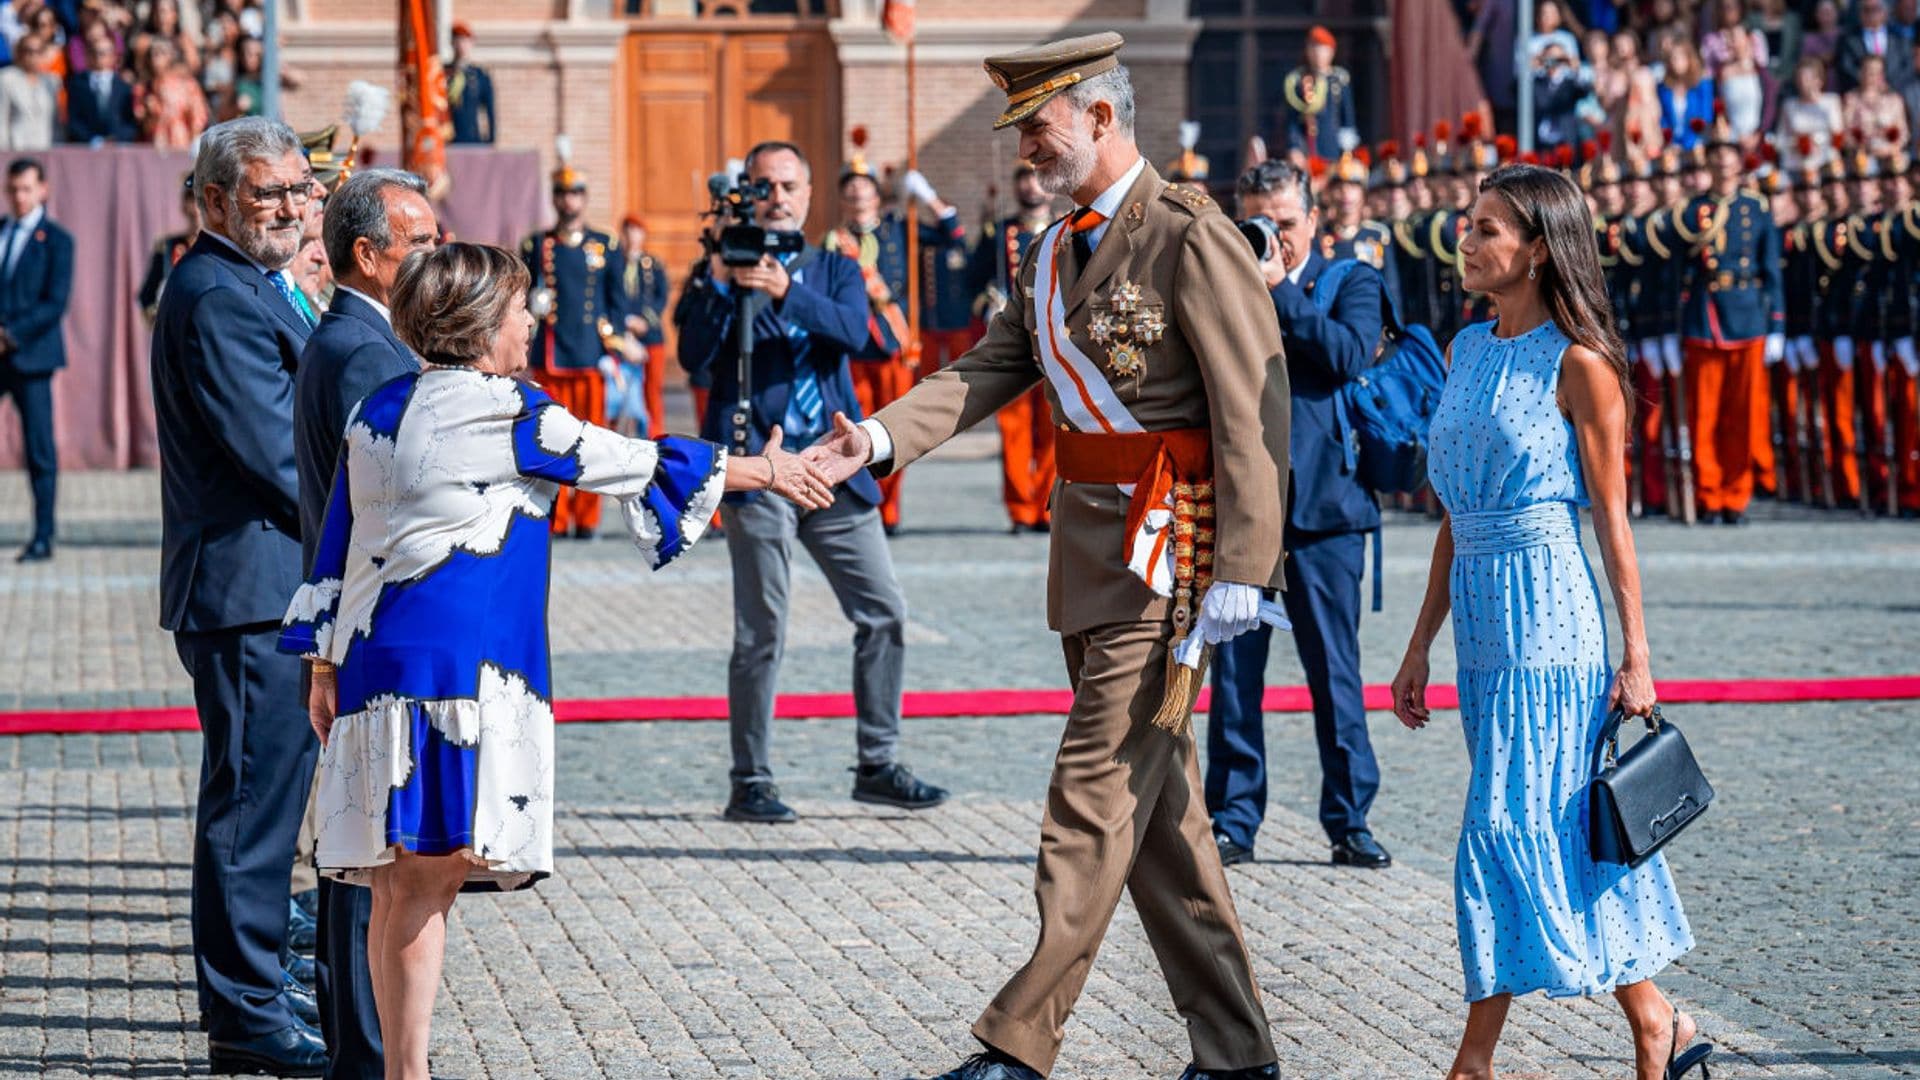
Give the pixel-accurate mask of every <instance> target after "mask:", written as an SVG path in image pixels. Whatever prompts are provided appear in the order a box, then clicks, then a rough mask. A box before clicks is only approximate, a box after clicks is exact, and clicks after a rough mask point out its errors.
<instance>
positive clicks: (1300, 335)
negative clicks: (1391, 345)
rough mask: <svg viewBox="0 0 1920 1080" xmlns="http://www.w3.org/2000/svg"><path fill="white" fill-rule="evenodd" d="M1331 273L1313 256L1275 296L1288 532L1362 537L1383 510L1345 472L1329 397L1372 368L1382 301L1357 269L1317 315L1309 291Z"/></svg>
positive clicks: (1368, 270)
mask: <svg viewBox="0 0 1920 1080" xmlns="http://www.w3.org/2000/svg"><path fill="white" fill-rule="evenodd" d="M1328 265H1329V264H1328V262H1327V260H1326V259H1325V258H1323V257H1321V255H1320V253H1319V252H1317V251H1315V252H1313V253H1311V254H1309V255H1308V256H1307V265H1306V267H1305V268H1304V269H1302V270H1301V271H1300V284H1298V285H1296V284H1294V283H1293V282H1290V281H1282V282H1281V283H1280V284H1278V285H1276V286H1274V287H1273V290H1272V292H1273V308H1274V311H1275V312H1276V313H1277V314H1278V315H1279V317H1280V338H1281V340H1282V341H1283V342H1284V343H1285V344H1286V348H1287V385H1288V386H1289V387H1290V388H1291V389H1292V391H1293V434H1292V437H1291V442H1290V444H1289V450H1290V451H1291V455H1290V456H1291V459H1292V461H1291V463H1292V466H1293V482H1292V483H1290V484H1288V485H1287V497H1288V502H1289V505H1288V508H1287V524H1289V525H1290V526H1292V527H1293V528H1296V529H1301V530H1304V531H1306V532H1359V531H1362V530H1366V529H1377V528H1379V527H1380V508H1379V506H1378V505H1376V504H1375V503H1374V501H1373V493H1372V492H1370V491H1368V490H1367V489H1366V488H1364V487H1362V486H1360V481H1359V479H1358V477H1357V476H1356V475H1355V474H1353V473H1351V472H1348V471H1346V461H1345V448H1344V447H1343V446H1342V445H1341V443H1340V440H1341V437H1342V432H1341V428H1340V424H1339V421H1338V420H1337V419H1336V417H1335V414H1334V395H1336V394H1338V393H1339V392H1340V390H1341V388H1342V387H1344V386H1346V384H1347V383H1349V382H1351V381H1353V380H1354V379H1355V378H1357V377H1359V376H1360V375H1361V374H1362V373H1363V372H1365V371H1366V370H1367V369H1368V368H1369V367H1372V366H1373V354H1374V350H1375V348H1377V347H1378V346H1379V344H1380V327H1381V323H1382V322H1383V317H1382V314H1381V312H1382V307H1383V304H1384V302H1385V296H1386V293H1385V290H1384V287H1383V286H1382V284H1381V281H1380V274H1379V273H1378V272H1377V271H1375V270H1374V269H1373V268H1372V267H1371V266H1368V265H1366V264H1364V263H1361V264H1356V265H1355V266H1354V267H1353V268H1352V269H1351V270H1350V271H1348V272H1347V275H1346V278H1345V280H1343V281H1341V282H1340V284H1339V293H1338V295H1337V296H1336V297H1335V299H1334V302H1333V307H1332V308H1331V309H1330V310H1329V311H1328V313H1327V314H1325V315H1322V314H1321V313H1320V310H1319V308H1318V307H1316V306H1315V305H1314V298H1313V289H1314V285H1315V284H1316V282H1318V280H1319V278H1320V275H1321V273H1322V272H1324V271H1325V270H1326V268H1327V266H1328Z"/></svg>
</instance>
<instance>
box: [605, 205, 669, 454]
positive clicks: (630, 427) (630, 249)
mask: <svg viewBox="0 0 1920 1080" xmlns="http://www.w3.org/2000/svg"><path fill="white" fill-rule="evenodd" d="M618 266H619V271H618V273H617V275H616V277H615V279H614V280H615V283H616V284H615V288H616V291H617V292H618V293H619V296H620V324H621V330H622V331H623V340H622V341H621V342H620V359H619V361H618V363H619V365H620V374H619V378H618V379H617V380H615V381H616V385H617V390H618V392H617V393H614V392H613V391H612V390H610V391H609V395H610V403H609V405H608V408H607V422H608V423H610V424H612V425H614V427H615V428H617V429H618V430H620V431H621V432H623V433H625V434H628V435H639V436H641V437H643V438H644V437H645V436H646V435H647V434H648V433H650V432H659V431H662V430H664V427H663V425H664V424H665V423H666V405H665V400H664V397H663V394H664V385H665V383H666V376H665V373H664V372H663V371H662V370H661V369H662V368H663V367H664V366H665V365H664V364H662V363H661V362H660V349H661V347H662V346H663V345H665V344H666V341H667V335H666V320H667V315H666V311H667V264H666V263H663V262H661V261H660V260H659V258H657V257H656V256H654V255H653V254H652V253H650V252H648V251H647V226H646V223H645V222H643V221H641V220H640V218H639V216H638V215H636V214H628V215H627V216H626V217H625V218H623V219H622V220H621V222H620V259H619V262H618Z"/></svg>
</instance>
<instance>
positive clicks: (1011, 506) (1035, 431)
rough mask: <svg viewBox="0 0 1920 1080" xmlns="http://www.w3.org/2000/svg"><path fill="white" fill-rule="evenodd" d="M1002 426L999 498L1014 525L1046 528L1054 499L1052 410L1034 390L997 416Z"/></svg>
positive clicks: (1041, 392) (1042, 392)
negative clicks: (1049, 508)
mask: <svg viewBox="0 0 1920 1080" xmlns="http://www.w3.org/2000/svg"><path fill="white" fill-rule="evenodd" d="M994 420H995V421H996V422H997V423H999V425H1000V499H1001V501H1002V502H1004V503H1006V504H1007V517H1008V519H1009V520H1011V521H1012V522H1013V524H1015V525H1020V526H1026V527H1028V528H1031V527H1033V526H1036V525H1047V524H1050V523H1051V521H1052V514H1051V513H1050V512H1049V510H1048V508H1047V502H1048V500H1049V499H1051V498H1052V497H1053V479H1054V475H1055V473H1054V465H1053V410H1052V408H1051V407H1050V406H1048V405H1047V392H1046V390H1045V389H1043V388H1042V387H1038V386H1036V387H1034V388H1033V389H1031V390H1029V391H1027V392H1026V393H1025V394H1023V395H1021V396H1020V397H1017V398H1015V399H1014V400H1013V402H1012V403H1011V404H1009V405H1008V406H1007V407H1006V408H1004V409H1001V410H1000V412H999V413H998V414H996V415H995V416H994Z"/></svg>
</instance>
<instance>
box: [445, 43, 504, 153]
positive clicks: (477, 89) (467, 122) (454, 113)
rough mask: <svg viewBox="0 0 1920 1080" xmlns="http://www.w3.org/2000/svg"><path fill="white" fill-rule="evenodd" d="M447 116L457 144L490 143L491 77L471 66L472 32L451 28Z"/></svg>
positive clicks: (491, 138) (481, 68) (491, 116)
mask: <svg viewBox="0 0 1920 1080" xmlns="http://www.w3.org/2000/svg"><path fill="white" fill-rule="evenodd" d="M447 113H448V116H449V117H450V118H451V119H452V121H453V141H454V142H456V143H490V142H492V141H493V76H491V75H488V74H487V69H486V68H483V67H481V66H480V65H478V64H476V63H474V62H473V30H472V28H470V27H469V26H467V24H466V23H463V22H457V23H454V24H453V63H451V64H448V65H447Z"/></svg>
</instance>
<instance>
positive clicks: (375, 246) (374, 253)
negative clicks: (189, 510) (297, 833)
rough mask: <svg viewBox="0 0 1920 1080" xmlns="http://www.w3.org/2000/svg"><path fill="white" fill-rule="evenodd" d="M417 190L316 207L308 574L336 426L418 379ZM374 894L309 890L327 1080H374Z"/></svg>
mask: <svg viewBox="0 0 1920 1080" xmlns="http://www.w3.org/2000/svg"><path fill="white" fill-rule="evenodd" d="M426 195H427V185H426V181H424V180H422V179H420V178H419V177H418V176H415V175H413V174H412V173H406V172H401V171H400V170H398V169H362V170H360V171H359V172H356V173H354V174H353V177H352V178H351V179H349V180H347V181H346V182H345V183H343V184H341V185H340V186H339V187H338V188H336V189H335V190H334V192H333V194H331V195H329V196H328V197H327V213H326V223H325V225H324V230H325V231H324V234H323V235H324V237H325V240H326V245H327V261H328V262H329V263H330V264H331V265H332V266H333V273H334V282H335V290H334V294H333V306H332V307H331V308H329V309H328V310H327V313H326V314H325V315H323V316H321V319H320V325H319V327H318V328H316V329H315V330H314V332H313V336H312V337H311V338H308V339H307V347H306V351H305V352H303V353H301V354H300V369H299V372H298V373H297V374H296V375H295V376H294V391H293V407H294V416H293V440H294V441H293V450H294V461H295V463H296V465H297V466H298V470H299V473H300V554H301V564H302V566H306V567H311V565H312V563H313V552H314V548H315V547H316V546H317V545H318V544H319V541H320V526H321V522H322V519H323V518H324V516H325V515H326V509H327V497H328V494H329V493H330V492H331V491H332V489H333V479H334V468H335V464H336V462H337V461H338V459H339V456H340V439H341V434H342V433H343V432H344V431H346V427H347V417H348V416H349V415H351V414H352V412H353V410H354V408H355V407H357V406H358V405H359V404H360V400H361V399H362V398H364V397H366V396H367V394H368V393H370V392H372V391H373V390H374V389H375V388H376V387H378V386H380V384H382V383H384V382H387V381H389V380H391V379H395V378H398V377H400V376H402V375H405V374H407V373H409V372H413V371H418V370H419V369H420V361H419V359H418V358H417V357H416V356H414V354H413V352H412V350H410V349H408V348H407V346H406V345H405V344H403V343H402V342H401V341H400V339H399V338H398V337H396V336H394V333H393V324H392V319H391V316H390V315H389V313H388V311H387V294H388V292H389V291H390V290H391V289H392V288H393V281H394V278H395V277H396V276H398V275H399V273H400V264H401V262H402V261H404V260H405V259H406V257H407V256H408V255H410V254H412V253H413V252H416V251H430V250H432V249H433V248H434V247H435V246H436V245H437V244H438V242H439V223H438V222H437V221H436V220H435V218H434V213H433V206H432V205H431V204H430V203H428V202H427V198H426ZM372 911H373V892H372V890H370V889H363V888H359V887H356V886H352V885H347V884H344V883H341V882H337V881H334V880H332V879H330V878H326V877H322V878H321V879H320V919H319V922H320V934H319V948H318V956H317V959H318V961H319V987H318V989H319V998H320V1029H321V1031H322V1032H324V1033H325V1035H326V1038H327V1077H328V1078H329V1080H347V1078H356V1080H380V1077H381V1076H382V1075H384V1065H383V1058H382V1056H381V1045H380V1018H379V1015H378V1014H377V1013H376V1012H375V1011H374V1000H373V983H372V981H371V979H370V977H369V974H368V967H367V920H368V918H369V917H370V916H371V915H372Z"/></svg>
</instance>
